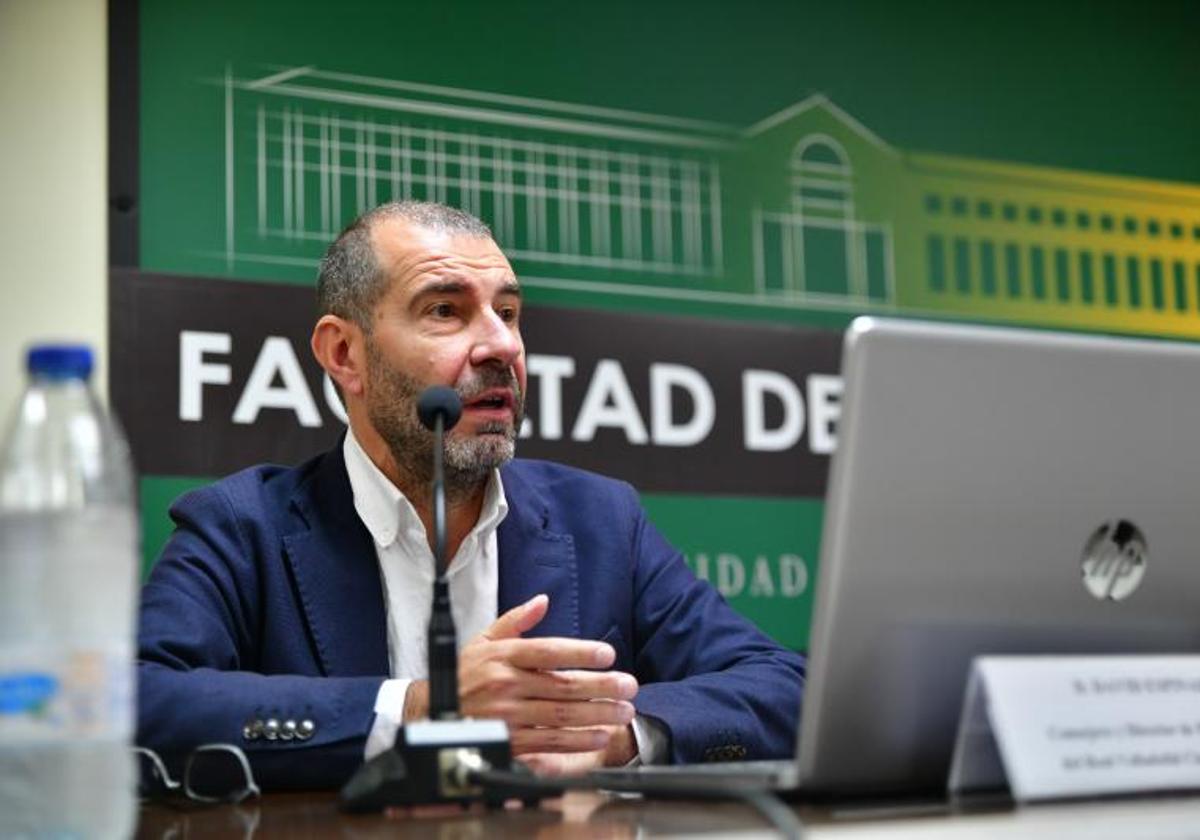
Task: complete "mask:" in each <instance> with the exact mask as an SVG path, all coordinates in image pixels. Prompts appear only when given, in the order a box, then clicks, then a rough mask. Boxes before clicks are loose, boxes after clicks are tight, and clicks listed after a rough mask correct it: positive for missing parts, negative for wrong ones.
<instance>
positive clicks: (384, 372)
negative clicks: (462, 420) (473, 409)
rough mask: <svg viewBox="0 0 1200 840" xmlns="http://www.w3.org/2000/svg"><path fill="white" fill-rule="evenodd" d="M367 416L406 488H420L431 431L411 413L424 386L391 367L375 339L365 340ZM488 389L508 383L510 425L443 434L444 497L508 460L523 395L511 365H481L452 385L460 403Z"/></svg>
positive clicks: (426, 478) (463, 492)
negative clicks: (472, 431) (510, 402)
mask: <svg viewBox="0 0 1200 840" xmlns="http://www.w3.org/2000/svg"><path fill="white" fill-rule="evenodd" d="M367 374H368V376H369V377H370V390H369V391H368V395H367V416H368V417H369V418H370V420H371V424H372V425H373V426H374V427H375V430H376V431H377V432H379V435H380V437H382V438H383V440H384V442H385V443H386V444H387V446H388V449H389V450H390V451H391V453H392V458H393V459H394V460H395V462H396V466H397V468H398V469H399V471H400V473H401V475H403V476H404V477H405V478H406V479H408V480H410V481H411V482H412V485H411V486H410V487H409V488H407V489H408V490H409V491H410V492H411V491H413V490H418V489H421V490H423V489H424V487H425V486H426V485H428V484H429V482H430V481H431V480H432V478H433V432H431V431H429V430H428V429H426V428H425V427H424V426H423V425H421V421H420V419H419V418H418V417H417V400H418V399H419V398H420V396H421V392H422V391H424V390H425V386H424V385H422V384H421V383H420V382H419V381H417V380H416V379H415V378H413V377H411V376H409V375H408V374H406V373H404V372H403V371H400V370H396V369H394V368H392V367H391V366H390V365H389V364H388V363H387V362H386V361H385V360H384V358H383V356H382V355H381V354H380V353H379V350H378V348H377V347H376V346H375V342H374V341H371V340H368V341H367ZM490 388H510V389H512V393H513V423H512V425H511V426H509V425H507V424H505V423H501V422H493V423H486V424H484V425H483V426H480V427H479V428H478V429H477V430H476V432H475V433H473V434H470V435H465V436H464V435H451V434H449V433H447V435H446V436H445V450H444V454H443V464H444V466H445V470H446V496H447V499H448V500H450V501H453V500H455V499H459V498H463V497H465V496H467V495H469V494H470V493H471V492H472V491H474V490H475V489H477V488H478V487H479V486H480V485H482V484H483V482H484V481H486V480H487V478H488V476H489V475H490V474H491V472H492V470H493V469H495V468H496V467H499V466H500V465H501V464H504V463H506V462H508V461H510V460H512V457H513V455H514V454H515V452H516V439H517V432H518V430H519V429H520V428H521V421H522V420H523V419H524V416H525V400H524V394H522V393H521V387H520V384H519V383H518V382H517V377H516V374H514V373H513V370H512V368H498V367H483V368H479V369H478V370H476V371H475V372H474V373H473V374H472V375H471V376H470V377H469V378H468V379H467V380H466V381H465V382H459V383H457V384H456V386H455V390H456V391H457V392H458V396H459V399H461V400H462V401H463V404H464V405H465V404H466V403H468V402H469V401H471V400H473V399H476V398H477V397H478V396H479V395H480V394H482V393H483V392H484V391H486V390H488V389H490Z"/></svg>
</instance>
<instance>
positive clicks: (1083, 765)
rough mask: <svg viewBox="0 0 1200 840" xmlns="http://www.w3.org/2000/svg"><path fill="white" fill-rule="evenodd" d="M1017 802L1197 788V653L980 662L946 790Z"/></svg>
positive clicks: (1199, 770) (1009, 658)
mask: <svg viewBox="0 0 1200 840" xmlns="http://www.w3.org/2000/svg"><path fill="white" fill-rule="evenodd" d="M1006 784H1007V786H1008V788H1009V790H1010V791H1011V792H1012V795H1013V798H1014V799H1016V800H1017V801H1032V800H1037V799H1059V798H1067V797H1078V796H1098V795H1103V794H1114V793H1139V792H1146V791H1164V790H1177V789H1180V788H1200V656H983V657H979V658H977V659H976V660H975V662H974V664H973V665H972V667H971V675H970V679H969V681H968V683H967V692H966V699H965V702H964V704H963V713H962V718H961V720H960V721H959V728H958V739H957V741H956V743H955V747H954V760H953V762H952V763H951V767H950V778H949V780H948V782H947V787H948V788H949V789H950V792H951V793H966V792H970V791H976V790H987V789H993V790H994V789H996V788H1000V787H1004V786H1005V785H1006Z"/></svg>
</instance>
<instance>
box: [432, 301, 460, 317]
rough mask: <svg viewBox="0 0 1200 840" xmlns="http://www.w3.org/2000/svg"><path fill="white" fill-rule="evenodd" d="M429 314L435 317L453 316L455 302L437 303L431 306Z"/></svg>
mask: <svg viewBox="0 0 1200 840" xmlns="http://www.w3.org/2000/svg"><path fill="white" fill-rule="evenodd" d="M429 314H430V315H432V316H433V317H434V318H453V317H454V304H452V303H435V304H434V305H433V306H431V307H429Z"/></svg>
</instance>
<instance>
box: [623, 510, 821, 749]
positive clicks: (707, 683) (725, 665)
mask: <svg viewBox="0 0 1200 840" xmlns="http://www.w3.org/2000/svg"><path fill="white" fill-rule="evenodd" d="M628 504H629V505H630V507H631V510H630V511H629V512H628V516H629V517H630V521H632V522H633V523H634V526H633V530H632V537H631V549H630V550H631V556H632V562H633V563H634V564H635V565H634V568H633V589H634V591H633V601H634V636H635V640H634V662H635V671H636V674H637V676H638V678H639V681H640V682H641V683H642V685H641V688H640V690H639V691H638V695H637V697H636V698H635V700H634V705H635V707H636V708H637V710H638V713H639V714H642V715H649V716H651V717H653V718H657V719H658V720H659V721H661V722H662V723H663V724H664V725H665V726H666V728H667V730H668V731H669V732H670V738H671V759H672V761H673V762H675V763H683V762H701V761H727V760H740V759H769V758H789V757H791V756H793V755H795V749H796V738H797V726H798V723H799V717H800V699H801V694H802V692H803V689H804V676H805V662H804V658H803V657H802V656H801V655H799V654H797V653H795V652H794V651H791V650H788V649H786V648H784V647H782V646H781V645H779V644H777V643H776V642H775V641H773V640H772V639H770V638H769V637H768V636H766V635H765V634H763V633H762V632H761V631H759V630H758V629H757V628H756V627H755V626H754V625H753V624H752V623H751V622H750V621H748V620H747V619H745V618H743V617H742V616H741V615H740V614H738V613H737V612H736V611H735V610H734V609H733V608H732V607H730V606H729V604H728V603H727V602H726V601H725V599H724V598H723V597H722V596H721V595H720V593H718V592H717V590H716V589H715V588H714V587H712V586H711V585H710V584H709V583H707V582H706V581H702V580H699V579H697V578H696V577H695V575H693V574H692V572H691V570H690V569H689V568H688V567H687V564H686V563H685V562H684V560H683V556H682V554H680V553H679V552H678V551H677V550H676V549H674V548H673V547H671V545H670V544H668V543H667V541H666V540H665V539H664V538H663V536H662V535H661V534H660V533H659V532H658V531H657V530H656V529H655V528H654V526H653V525H652V524H651V523H650V522H649V521H648V520H647V518H646V514H645V511H644V510H643V509H642V507H641V505H640V503H638V501H637V499H636V496H635V495H634V493H633V491H632V489H631V490H630V494H629V498H628Z"/></svg>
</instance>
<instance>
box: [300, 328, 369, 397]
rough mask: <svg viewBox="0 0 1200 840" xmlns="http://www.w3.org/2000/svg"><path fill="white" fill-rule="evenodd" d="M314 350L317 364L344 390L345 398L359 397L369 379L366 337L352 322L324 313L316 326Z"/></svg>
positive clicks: (313, 334) (312, 341)
mask: <svg viewBox="0 0 1200 840" xmlns="http://www.w3.org/2000/svg"><path fill="white" fill-rule="evenodd" d="M310 343H311V345H312V351H313V355H314V356H316V357H317V363H318V364H319V365H320V366H321V367H323V368H325V372H326V373H328V374H329V378H330V379H332V380H333V381H334V382H336V383H337V385H338V387H339V388H341V389H342V394H343V396H344V398H347V397H350V396H356V397H360V396H362V394H363V391H364V389H365V381H366V369H365V368H366V337H365V336H364V335H363V332H362V329H361V328H360V327H359V326H358V324H356V323H354V322H353V321H348V320H346V319H345V318H339V317H338V316H337V315H322V316H321V318H320V320H318V321H317V323H316V326H314V327H313V332H312V340H311V342H310Z"/></svg>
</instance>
